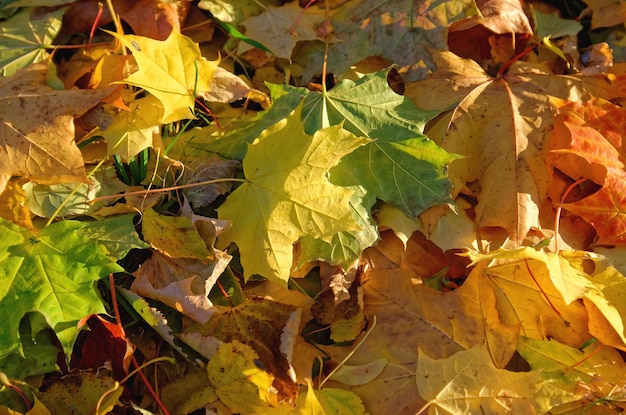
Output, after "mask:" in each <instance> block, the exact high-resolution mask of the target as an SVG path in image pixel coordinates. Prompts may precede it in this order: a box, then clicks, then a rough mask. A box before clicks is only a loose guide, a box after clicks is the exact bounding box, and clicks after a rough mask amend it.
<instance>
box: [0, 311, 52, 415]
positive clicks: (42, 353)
mask: <svg viewBox="0 0 626 415" xmlns="http://www.w3.org/2000/svg"><path fill="white" fill-rule="evenodd" d="M31 320H33V321H32V322H31ZM40 325H44V326H45V319H44V317H43V316H42V315H41V314H38V313H37V314H35V313H31V314H29V315H28V317H27V318H23V319H22V321H20V328H19V336H20V340H21V343H22V344H21V350H16V351H14V352H13V353H10V354H9V355H7V356H5V357H3V358H2V360H0V372H2V373H4V374H5V375H6V376H8V377H9V378H11V379H27V378H29V377H31V376H37V375H44V374H46V373H51V372H54V371H55V370H58V366H57V357H58V354H59V348H58V347H56V346H55V345H54V344H52V341H51V336H50V329H49V328H47V327H46V328H44V329H43V330H39V329H38V327H40ZM37 330H39V332H37ZM33 331H35V332H33ZM4 404H5V405H6V402H5V403H4Z"/></svg>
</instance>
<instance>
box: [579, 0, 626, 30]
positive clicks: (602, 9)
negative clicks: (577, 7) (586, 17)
mask: <svg viewBox="0 0 626 415" xmlns="http://www.w3.org/2000/svg"><path fill="white" fill-rule="evenodd" d="M585 3H587V5H588V6H589V8H590V9H591V11H592V14H591V29H597V28H600V27H611V26H615V25H618V24H621V23H624V22H625V21H626V3H625V2H623V1H621V0H618V1H612V2H608V3H607V2H605V1H602V0H585Z"/></svg>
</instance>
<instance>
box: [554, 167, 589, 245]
mask: <svg viewBox="0 0 626 415" xmlns="http://www.w3.org/2000/svg"><path fill="white" fill-rule="evenodd" d="M585 181H587V179H578V180H576V181H575V182H574V183H572V184H570V185H569V187H568V188H567V189H565V191H564V192H563V195H562V196H561V200H560V201H559V207H558V208H557V209H556V214H555V216H554V252H559V223H560V221H561V210H562V209H563V202H565V198H566V197H567V195H569V193H570V192H571V191H572V190H573V189H574V187H576V186H578V185H579V184H582V183H584V182H585Z"/></svg>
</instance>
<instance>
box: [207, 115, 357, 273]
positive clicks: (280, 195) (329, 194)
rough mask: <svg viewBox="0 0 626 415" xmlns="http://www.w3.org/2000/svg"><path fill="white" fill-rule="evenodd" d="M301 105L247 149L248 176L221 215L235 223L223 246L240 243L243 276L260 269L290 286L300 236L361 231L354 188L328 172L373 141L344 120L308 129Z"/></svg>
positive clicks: (221, 242)
mask: <svg viewBox="0 0 626 415" xmlns="http://www.w3.org/2000/svg"><path fill="white" fill-rule="evenodd" d="M301 110H302V106H300V107H298V109H297V110H295V111H294V112H292V113H291V114H290V115H289V116H288V117H287V118H285V119H284V120H281V121H279V122H278V123H276V124H275V125H274V126H272V127H270V128H268V129H267V130H265V131H264V132H263V133H262V134H261V135H260V136H259V138H257V140H256V141H255V142H254V143H252V144H251V145H250V146H249V147H248V154H247V155H246V157H245V158H244V159H243V170H244V174H245V176H246V182H245V183H243V184H242V185H241V186H239V187H238V188H237V189H236V190H235V191H234V192H233V193H232V194H231V195H230V196H229V197H228V199H226V202H225V203H224V204H223V205H222V206H220V208H219V209H218V213H219V217H220V219H230V220H232V222H233V227H232V228H231V229H230V230H229V231H228V232H226V233H224V235H222V236H220V239H219V241H220V244H221V246H228V244H229V243H231V242H235V243H237V246H238V247H239V250H240V252H241V263H242V265H243V269H244V272H245V278H246V280H247V279H248V278H249V277H250V276H251V275H254V274H258V275H262V276H264V277H266V278H268V279H270V280H274V281H276V282H279V283H281V284H283V285H286V284H287V280H288V279H289V273H290V270H291V265H292V261H293V244H294V243H295V242H296V241H298V239H299V238H300V237H301V236H303V235H311V236H313V237H315V238H319V239H324V240H329V239H330V238H331V237H332V236H333V235H334V234H336V233H337V232H341V231H344V230H357V229H358V225H357V223H356V222H355V221H354V218H353V215H352V210H351V209H350V205H349V199H350V197H351V195H352V190H349V189H348V188H346V187H341V186H336V185H333V184H332V183H330V182H329V181H328V178H327V177H326V173H327V172H328V170H329V169H330V168H331V167H333V166H335V165H336V164H337V163H338V162H339V160H340V159H341V157H342V156H344V155H346V154H348V153H350V152H351V151H353V150H354V149H356V148H357V147H360V146H362V145H364V144H366V143H367V142H368V141H369V140H368V139H367V138H363V137H356V136H354V135H353V134H352V133H349V132H348V131H346V130H344V129H343V128H342V127H341V126H332V127H328V128H324V129H322V130H319V131H318V132H316V133H315V135H313V136H312V137H311V136H309V135H306V134H305V133H304V128H303V125H302V122H301V118H300V113H301Z"/></svg>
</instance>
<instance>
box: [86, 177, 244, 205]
mask: <svg viewBox="0 0 626 415" xmlns="http://www.w3.org/2000/svg"><path fill="white" fill-rule="evenodd" d="M224 182H241V183H245V182H246V179H237V178H235V177H231V178H227V179H214V180H207V181H204V182H198V183H188V184H181V185H179V186H172V187H164V188H162V189H148V190H137V191H136V192H127V193H118V194H115V195H108V196H100V197H96V198H94V199H93V200H91V203H95V202H100V201H102V200H110V199H118V198H120V197H124V196H136V195H149V194H153V193H162V192H170V191H172V190H180V189H188V188H190V187H197V186H206V185H207V184H214V183H224Z"/></svg>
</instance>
